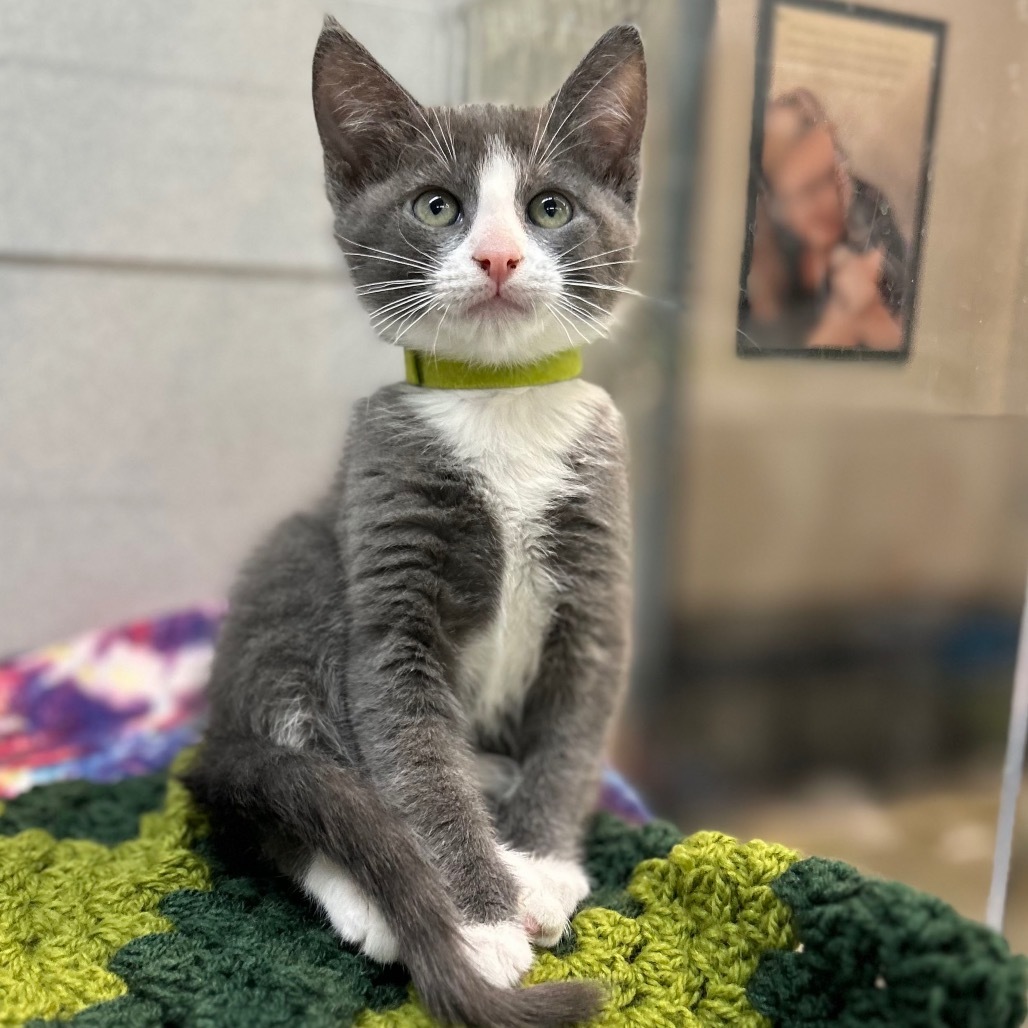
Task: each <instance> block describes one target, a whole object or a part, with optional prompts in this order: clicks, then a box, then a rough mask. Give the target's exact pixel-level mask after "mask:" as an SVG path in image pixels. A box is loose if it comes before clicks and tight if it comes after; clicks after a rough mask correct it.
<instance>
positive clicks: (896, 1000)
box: [747, 857, 1028, 1028]
mask: <svg viewBox="0 0 1028 1028" xmlns="http://www.w3.org/2000/svg"><path fill="white" fill-rule="evenodd" d="M772 888H773V889H774V891H775V893H776V894H777V895H778V896H779V897H780V899H781V900H782V901H783V902H784V903H786V904H787V905H788V906H789V907H790V908H791V909H792V913H793V919H794V925H795V928H796V933H797V936H798V938H799V939H800V940H801V942H802V950H801V951H799V950H798V951H795V952H791V953H787V952H782V951H772V952H770V953H768V954H766V955H765V957H764V958H763V960H762V961H761V963H760V966H759V967H758V969H757V971H756V973H755V974H754V975H753V977H752V978H751V980H750V984H749V987H748V990H747V992H748V995H749V998H750V1002H751V1003H752V1004H753V1006H754V1007H755V1008H756V1009H757V1010H759V1011H760V1012H761V1013H763V1014H765V1015H766V1016H767V1017H769V1018H771V1019H772V1021H773V1022H774V1024H775V1025H776V1026H777V1028H1018V1026H1020V1025H1021V1024H1022V1022H1023V1021H1024V1019H1025V1015H1026V1009H1025V990H1026V988H1028V979H1026V971H1028V965H1026V961H1025V958H1023V957H1012V956H1011V954H1010V950H1009V947H1008V946H1007V944H1006V942H1005V941H1004V940H1003V939H1002V938H1000V936H998V935H996V934H995V933H993V932H991V931H989V930H988V929H987V928H985V927H984V926H983V925H979V924H975V923H973V922H971V921H967V920H965V919H964V918H962V917H960V915H959V914H957V912H956V911H955V910H953V908H952V907H951V906H949V905H948V904H947V903H944V902H943V901H942V900H940V899H937V898H936V897H934V896H928V895H925V894H923V893H919V892H916V891H915V890H913V889H911V888H909V887H908V886H905V885H900V884H899V883H896V882H885V881H879V880H877V879H871V878H865V877H864V876H862V875H861V874H860V873H859V872H858V871H857V870H855V869H854V868H852V867H850V866H848V865H847V864H842V863H839V862H837V861H831V860H823V859H820V858H816V857H815V858H811V859H809V860H803V861H800V862H799V863H797V864H795V865H794V866H793V867H791V868H790V869H789V870H788V871H787V872H786V873H785V874H784V875H782V877H781V878H779V879H778V880H777V881H776V882H775V883H774V884H773V886H772Z"/></svg>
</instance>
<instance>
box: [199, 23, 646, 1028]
mask: <svg viewBox="0 0 1028 1028" xmlns="http://www.w3.org/2000/svg"><path fill="white" fill-rule="evenodd" d="M591 60H592V63H591V64H590V63H589V62H590V58H587V59H586V61H585V62H583V65H582V66H580V69H579V71H578V72H576V76H577V78H576V77H573V78H572V80H569V81H570V82H571V86H570V87H569V89H568V90H567V95H564V96H561V95H560V94H558V98H557V99H556V101H554V103H553V104H552V109H553V112H554V113H553V115H552V117H553V118H558V120H559V119H562V118H564V117H565V116H567V117H568V118H569V119H571V120H572V122H574V119H576V118H580V117H583V116H585V117H589V116H591V115H590V114H588V113H587V108H586V104H585V103H580V101H582V99H583V95H584V94H586V93H588V92H589V85H590V83H592V84H593V85H595V83H596V82H597V81H601V82H602V81H605V79H604V75H609V73H610V71H611V69H615V70H616V68H617V67H618V62H622V63H623V62H628V61H641V60H642V56H641V47H640V44H639V41H638V36H637V34H636V33H635V31H634V30H632V29H626V28H621V29H616V30H612V32H611V33H608V35H607V36H606V37H604V39H603V40H601V41H600V43H599V44H597V47H596V48H595V49H594V51H593V53H592V55H591ZM583 69H584V70H583ZM642 81H643V83H644V79H643V80H642ZM601 91H602V90H601V89H594V90H593V93H596V94H599V93H600V92H601ZM589 95H590V96H591V95H592V94H591V93H590V94H589ZM346 98H349V99H346ZM622 99H623V100H624V99H625V98H624V97H622ZM629 99H632V98H629ZM634 102H635V103H636V105H637V109H633V110H629V111H628V112H627V113H628V114H629V115H632V123H631V127H632V131H631V132H626V131H625V130H622V131H621V133H620V135H618V134H616V133H613V132H612V131H611V132H607V133H606V134H604V131H601V130H602V129H603V126H604V124H605V123H604V121H603V119H602V118H600V119H599V120H600V127H599V129H597V130H594V131H595V132H597V133H598V134H596V135H593V134H589V129H588V128H586V127H583V128H582V129H581V133H583V134H585V135H582V136H581V138H582V140H583V142H582V146H581V148H579V149H578V150H574V149H573V150H571V151H569V152H567V153H565V154H562V155H560V156H559V157H557V158H556V160H555V161H554V162H553V164H552V166H550V167H548V168H544V169H538V168H536V169H534V170H533V169H532V162H531V160H530V155H531V151H532V147H533V142H534V140H535V139H537V138H538V137H537V135H536V133H537V132H538V129H539V127H540V125H541V124H542V121H543V120H544V119H545V115H546V114H547V113H548V112H549V109H548V108H544V109H543V111H542V112H540V111H522V110H514V109H502V108H493V107H488V108H461V109H458V110H454V111H452V112H440V111H438V110H437V111H433V112H432V113H431V117H432V118H433V119H435V120H436V123H437V124H440V125H441V124H446V125H447V127H448V129H449V130H450V132H451V134H452V135H451V138H452V140H453V142H454V144H455V148H456V151H457V157H458V160H457V164H456V169H455V168H454V167H453V166H450V167H445V168H444V167H441V166H439V167H432V166H430V165H426V160H427V157H426V155H425V153H424V150H423V149H422V144H424V139H423V138H422V137H421V136H420V135H419V134H418V133H417V132H416V131H414V130H413V129H411V128H410V124H412V121H411V119H413V118H415V117H417V115H416V114H415V113H414V108H413V107H411V106H410V105H413V104H414V103H415V102H414V101H413V100H412V99H411V98H409V97H408V96H407V94H406V93H404V92H403V91H402V89H401V88H400V87H399V86H398V85H396V83H395V82H393V81H392V80H391V79H389V78H388V76H386V75H385V73H384V72H383V71H382V70H381V69H380V68H378V66H377V65H376V64H374V62H373V59H372V58H371V57H370V55H368V54H367V52H366V51H364V50H363V48H361V47H360V46H359V44H357V43H356V42H355V41H354V40H352V38H351V37H349V36H347V35H346V34H345V33H343V31H342V30H341V29H340V28H339V27H338V26H337V25H335V24H334V23H329V24H327V25H326V29H325V32H324V33H323V34H322V38H321V40H320V41H319V44H318V50H317V54H316V57H315V108H316V112H317V114H318V124H319V131H320V133H321V136H322V140H323V143H324V145H325V150H326V170H327V181H328V191H329V198H330V200H331V202H332V205H333V208H334V210H335V212H336V224H337V233H338V234H339V235H340V237H341V239H343V238H344V237H348V238H349V239H352V240H356V241H357V244H358V246H361V247H363V250H364V251H366V252H367V255H365V256H359V257H354V258H351V260H350V266H351V270H352V271H353V274H354V278H355V280H356V281H357V282H358V283H359V284H368V283H372V282H375V281H377V280H382V279H388V278H393V277H395V273H396V269H395V268H391V267H390V266H389V265H388V264H387V263H384V262H378V261H376V260H375V259H374V257H373V256H372V255H371V252H372V251H371V249H370V248H372V247H375V248H378V249H380V250H388V251H391V252H395V253H403V254H413V253H415V252H416V251H420V250H424V249H425V248H427V247H431V246H432V245H437V244H436V243H435V240H434V238H433V237H432V236H431V233H430V232H429V231H428V230H425V231H423V232H421V234H420V235H419V234H418V230H417V229H416V228H415V227H414V226H415V225H417V223H416V222H414V221H413V219H407V218H406V216H405V215H404V214H403V210H404V209H405V198H406V197H408V196H409V194H410V193H411V191H412V190H416V189H417V188H419V187H420V186H422V185H423V184H424V183H425V181H426V176H427V180H428V181H429V182H437V183H438V184H440V185H443V186H445V187H446V188H448V189H452V190H454V191H455V192H456V191H457V190H458V189H459V190H460V192H461V195H462V196H463V197H468V198H470V199H468V200H467V201H466V202H467V203H468V206H469V210H473V203H474V200H473V191H474V184H475V178H474V169H476V168H478V167H479V166H480V164H481V162H482V159H483V154H484V152H485V151H486V150H487V149H488V147H489V145H490V140H494V139H495V138H496V137H497V136H499V137H500V138H502V139H503V141H504V143H505V144H506V146H507V147H508V148H509V149H510V150H511V152H512V153H514V154H515V155H517V157H518V158H519V160H520V161H521V167H522V169H523V176H524V181H523V183H522V186H523V191H524V194H525V196H524V198H523V199H525V201H526V202H527V198H528V197H529V196H531V195H532V194H533V191H534V190H536V189H538V188H540V187H539V183H540V182H543V181H544V180H545V182H546V183H547V184H549V185H550V186H554V185H555V186H557V187H559V188H562V189H564V190H567V191H568V192H569V193H573V194H574V196H575V197H576V201H577V202H578V204H579V206H580V209H581V211H582V212H583V214H582V218H581V219H580V220H581V223H580V224H577V225H575V222H572V223H571V224H572V225H575V228H574V229H573V232H572V233H570V234H565V235H564V236H563V237H562V238H561V240H560V241H559V243H554V244H553V245H554V246H557V245H559V246H560V248H561V249H565V248H567V247H568V246H571V245H572V244H575V243H579V244H581V246H580V249H579V250H578V251H576V257H578V256H582V257H585V256H586V250H591V252H593V253H597V254H599V253H602V252H603V251H606V250H610V249H611V248H613V247H616V246H619V245H620V244H622V243H624V244H625V245H631V244H633V243H634V239H635V226H634V204H635V193H636V188H637V180H638V145H639V135H640V133H641V127H642V110H643V107H644V103H645V89H644V85H643V88H642V93H641V96H640V95H639V89H638V87H636V89H635V95H634ZM346 103H352V104H353V106H354V110H353V111H349V110H348V109H346ZM576 104H577V105H578V107H577V108H576V107H575V105H576ZM640 104H641V105H643V107H639V106H638V105H640ZM400 111H405V112H407V114H409V115H410V118H408V119H407V120H406V121H405V119H404V117H401V116H400V115H399V113H398V112H400ZM387 112H389V116H387ZM358 115H359V116H358ZM551 120H552V119H551ZM461 169H464V170H463V171H462V170H461ZM462 174H463V175H464V176H465V179H464V180H460V176H461V175H462ZM533 175H535V176H537V177H536V178H533V177H532V176H533ZM444 176H445V177H444ZM455 177H456V179H457V184H456V185H455V184H453V183H454V179H455ZM578 220H579V219H576V221H578ZM422 228H423V226H422ZM568 228H571V225H569V226H568ZM561 232H564V230H563V229H562V230H561ZM590 233H592V235H590ZM548 245H549V244H548ZM352 247H353V244H350V243H346V242H344V249H352ZM404 247H406V249H404ZM411 247H414V249H411ZM625 267H627V265H614V266H612V267H606V268H600V269H596V270H595V271H593V272H592V274H593V275H594V276H595V281H597V282H603V283H609V284H612V285H617V284H622V283H623V282H624V280H625V272H624V268H625ZM582 274H585V273H584V272H583V273H582ZM594 294H595V297H596V303H597V304H602V305H603V308H604V309H605V310H606V309H607V308H609V306H610V302H611V298H615V297H616V294H615V293H614V292H613V291H611V292H606V293H605V292H602V291H600V290H594ZM385 295H386V296H387V297H388V296H389V294H388V293H387V294H385ZM415 388H416V387H411V386H407V385H397V386H390V387H387V388H385V389H383V390H380V391H379V392H378V393H376V394H375V395H374V396H372V397H370V398H369V399H368V400H366V401H361V402H360V403H358V404H357V406H356V410H355V413H354V416H353V419H352V422H351V425H350V429H349V434H348V438H347V444H346V449H345V452H344V456H343V459H342V462H341V464H340V468H339V471H338V473H337V475H336V477H335V481H334V482H333V483H332V486H331V488H330V490H329V491H328V493H327V495H326V496H325V497H324V499H323V500H322V501H321V502H319V503H318V504H317V505H316V506H315V507H314V508H313V509H312V510H311V511H309V512H308V513H304V514H298V515H296V516H294V517H292V518H290V519H289V520H287V521H286V522H284V523H283V524H282V525H280V526H279V527H278V528H277V529H276V530H275V531H274V532H273V533H272V535H271V537H270V538H269V539H268V540H267V541H266V542H265V543H264V545H263V546H262V547H261V548H260V549H259V550H258V551H257V553H256V554H255V555H254V556H253V557H252V558H251V560H250V561H249V562H248V563H247V565H246V567H245V568H244V569H243V572H242V574H241V576H240V578H239V581H238V582H237V584H236V586H235V589H234V591H233V593H232V597H231V603H230V612H229V616H228V619H227V622H226V624H225V627H224V630H223V633H222V636H221V638H220V640H219V644H218V650H217V654H216V658H215V662H214V667H213V670H212V674H211V681H210V702H211V714H210V723H209V727H208V730H207V734H206V738H205V745H204V747H203V749H202V751H201V756H200V758H199V761H198V763H197V764H196V766H195V767H194V768H193V769H192V771H191V772H190V773H189V775H187V781H188V783H189V785H190V787H191V788H192V789H193V790H194V792H195V793H196V795H197V796H198V798H199V799H200V800H201V802H203V803H204V804H205V805H206V806H207V807H208V808H209V809H210V810H211V811H212V813H214V815H215V820H216V823H217V824H219V825H220V826H221V827H222V829H223V830H234V829H229V826H235V825H241V826H247V827H248V831H250V832H251V833H252V832H254V831H256V834H257V837H258V841H259V844H260V846H261V847H262V848H263V850H264V851H265V852H266V853H267V854H268V855H270V856H272V857H273V858H274V859H275V860H276V861H277V862H278V863H279V865H280V866H281V867H282V868H283V869H284V870H286V871H287V872H289V873H300V872H301V871H302V869H303V868H304V867H305V866H306V864H307V863H309V861H310V860H311V857H312V854H314V853H315V852H318V851H321V852H324V853H327V854H328V855H329V856H331V857H332V858H333V859H334V860H335V861H337V862H338V863H339V864H340V865H342V866H343V867H345V868H346V869H347V870H348V871H349V872H350V873H351V874H352V875H353V876H354V877H355V879H356V880H357V882H358V883H359V884H360V886H361V887H362V888H363V889H364V890H365V891H366V892H367V894H368V895H369V896H371V897H373V898H374V900H375V901H376V902H377V903H378V904H379V906H380V907H381V909H382V912H383V914H384V915H385V917H386V919H387V921H388V922H389V924H390V925H391V927H392V928H393V929H394V931H395V932H396V935H397V938H398V940H399V943H400V948H401V958H402V959H403V960H404V962H405V963H406V964H407V965H408V967H409V968H410V970H411V973H412V976H413V978H414V981H415V983H416V985H417V986H418V989H419V991H420V993H421V995H422V997H423V998H424V1000H425V1002H426V1003H427V1004H428V1006H429V1008H430V1009H431V1010H433V1012H434V1013H435V1014H436V1015H437V1016H439V1017H441V1018H443V1019H444V1020H447V1021H450V1020H459V1021H463V1022H467V1023H471V1024H479V1025H490V1026H504V1025H511V1026H515V1025H526V1026H527V1025H536V1024H559V1023H565V1022H567V1021H571V1020H575V1019H578V1018H582V1017H586V1016H588V1015H589V1014H590V1012H591V1011H592V1010H594V1008H595V1004H596V994H595V991H594V990H592V989H590V988H589V987H587V986H585V985H570V984H567V985H560V986H552V987H545V988H542V987H539V988H534V989H529V990H513V991H511V990H506V991H505V990H500V989H496V988H494V987H491V986H487V985H486V984H485V983H484V981H482V980H479V979H478V978H477V976H476V974H475V973H474V971H473V969H472V968H471V966H470V965H469V964H468V963H467V961H466V959H465V958H464V956H463V955H462V953H461V950H460V947H459V945H458V939H457V931H458V928H459V926H460V925H461V924H468V923H476V924H477V923H492V922H498V921H503V920H508V919H510V918H511V917H513V916H514V914H515V913H516V905H517V885H516V882H515V881H514V879H513V878H512V876H511V872H510V871H509V870H508V868H507V867H506V866H505V865H504V864H503V862H502V861H501V860H500V859H499V858H498V855H497V847H496V843H497V841H499V842H502V843H507V844H510V845H511V846H513V847H515V848H517V849H519V850H522V851H526V852H528V853H532V854H539V855H558V856H562V857H567V858H575V857H577V856H578V855H579V849H580V845H581V836H582V828H583V822H584V819H585V817H586V815H587V813H588V812H589V810H590V808H591V805H592V803H593V801H594V798H595V793H596V789H597V784H598V779H599V775H600V769H601V759H602V752H603V743H604V736H605V733H606V731H607V728H608V725H609V722H610V718H611V715H612V713H613V711H614V709H615V707H616V704H617V701H618V698H619V696H620V694H621V692H622V689H623V687H624V684H625V680H626V675H627V666H628V635H627V626H628V621H629V618H628V604H629V559H628V553H629V525H628V513H627V509H628V507H627V485H626V474H625V460H624V441H623V428H622V424H621V420H620V417H619V416H618V415H617V414H616V412H615V411H614V410H613V408H612V407H606V406H602V405H601V406H597V408H596V410H595V411H593V412H592V413H591V415H590V418H589V421H588V424H587V425H586V428H585V430H584V431H583V432H582V433H581V435H580V437H579V438H578V439H577V441H576V442H575V444H574V447H573V448H572V450H571V452H569V453H568V454H567V455H566V465H567V488H566V490H565V492H564V494H562V495H561V496H560V497H558V498H557V499H556V500H555V501H554V502H552V503H551V504H550V505H549V506H548V507H547V509H546V511H545V513H544V521H545V551H546V553H547V555H548V556H547V560H548V572H549V574H550V576H551V578H552V580H553V582H554V583H555V585H554V588H555V590H556V601H555V605H554V613H553V616H552V619H551V622H550V624H549V628H548V630H547V632H546V636H545V642H544V644H543V648H542V658H541V662H540V666H539V670H538V673H537V674H536V676H535V678H534V680H533V681H532V682H531V683H530V685H529V686H528V688H527V691H526V692H525V694H524V695H523V697H521V698H520V701H519V702H515V703H512V704H511V705H510V707H509V709H505V710H503V711H502V713H501V716H499V717H498V718H490V719H489V720H487V721H482V720H476V718H475V716H474V715H473V713H472V710H473V704H472V703H471V702H470V700H471V697H469V696H468V695H466V694H465V692H464V690H463V689H462V688H460V687H459V686H458V684H457V676H456V667H457V664H458V662H459V658H460V654H461V652H462V647H463V646H464V645H465V644H466V643H467V641H468V640H469V639H470V638H472V637H474V635H475V633H477V632H479V631H481V630H482V628H483V627H484V626H486V625H487V624H489V623H490V620H491V618H492V617H493V616H494V615H495V613H496V609H497V604H498V602H499V593H500V576H501V571H502V568H503V567H504V561H505V553H504V552H503V537H502V533H501V532H500V531H499V529H498V525H497V523H496V520H495V514H494V513H493V510H492V508H491V506H490V502H489V496H488V489H487V484H486V483H485V482H484V480H483V479H482V478H481V476H480V475H478V474H477V473H476V472H475V470H474V469H473V468H469V467H467V466H465V464H464V463H463V462H462V461H461V459H460V458H459V456H458V455H457V454H456V453H455V452H454V451H453V450H452V448H450V447H449V446H448V445H447V444H446V442H445V440H443V439H441V438H440V436H439V434H438V432H437V430H436V429H435V428H434V427H433V425H432V424H431V423H430V422H429V420H428V419H426V418H424V417H421V416H420V415H419V414H418V413H417V410H416V408H415V407H414V406H413V405H412V404H411V403H410V402H409V400H410V394H411V390H412V389H415ZM240 838H241V837H240Z"/></svg>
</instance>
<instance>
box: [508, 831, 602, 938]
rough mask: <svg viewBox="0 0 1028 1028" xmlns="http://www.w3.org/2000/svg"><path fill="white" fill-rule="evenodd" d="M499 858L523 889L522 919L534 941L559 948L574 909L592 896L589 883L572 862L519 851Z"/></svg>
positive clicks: (510, 852)
mask: <svg viewBox="0 0 1028 1028" xmlns="http://www.w3.org/2000/svg"><path fill="white" fill-rule="evenodd" d="M500 856H501V857H502V859H503V861H504V863H505V864H506V865H507V867H508V868H510V870H511V872H512V873H513V875H514V877H515V878H516V879H517V880H518V882H519V884H520V886H521V899H520V907H521V918H522V922H523V924H524V925H525V930H526V931H527V932H528V934H529V935H530V936H531V937H532V941H533V942H534V943H536V944H537V945H539V946H556V945H557V943H558V942H560V940H561V936H563V934H564V932H565V931H566V930H567V926H568V920H569V919H570V917H571V915H572V914H573V913H574V912H575V908H576V907H577V906H578V904H579V903H581V901H582V900H583V899H585V897H586V896H588V895H589V879H588V878H586V876H585V872H584V871H583V870H582V868H581V867H579V866H578V864H576V863H575V862H574V861H573V860H562V859H561V858H560V857H537V856H534V855H533V854H531V853H522V852H521V851H520V850H509V849H502V848H501V850H500Z"/></svg>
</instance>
